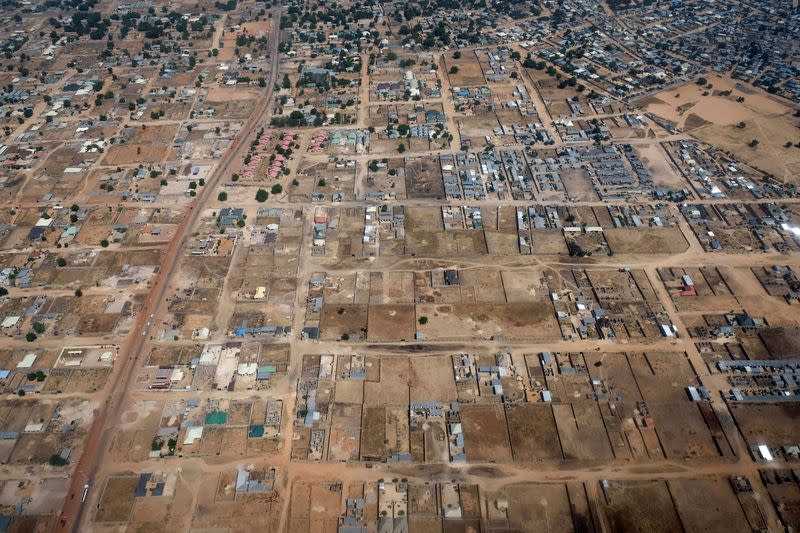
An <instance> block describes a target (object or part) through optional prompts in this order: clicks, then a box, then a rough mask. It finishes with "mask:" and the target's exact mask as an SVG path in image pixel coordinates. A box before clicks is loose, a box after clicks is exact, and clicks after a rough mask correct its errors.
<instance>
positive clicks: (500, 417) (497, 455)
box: [461, 404, 513, 463]
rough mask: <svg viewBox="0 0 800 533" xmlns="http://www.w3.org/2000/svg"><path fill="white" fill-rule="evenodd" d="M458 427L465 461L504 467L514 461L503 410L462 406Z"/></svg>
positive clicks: (491, 406) (492, 407) (480, 406)
mask: <svg viewBox="0 0 800 533" xmlns="http://www.w3.org/2000/svg"><path fill="white" fill-rule="evenodd" d="M461 423H462V426H463V429H464V442H465V446H464V449H465V451H466V453H467V460H468V461H471V462H492V463H504V462H510V461H511V460H512V459H513V457H512V454H511V444H510V442H509V438H508V430H507V428H506V416H505V413H504V412H503V408H502V406H500V405H499V404H496V405H464V406H462V407H461Z"/></svg>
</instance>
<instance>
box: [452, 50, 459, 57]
mask: <svg viewBox="0 0 800 533" xmlns="http://www.w3.org/2000/svg"><path fill="white" fill-rule="evenodd" d="M453 59H461V52H460V51H459V50H456V51H455V52H453Z"/></svg>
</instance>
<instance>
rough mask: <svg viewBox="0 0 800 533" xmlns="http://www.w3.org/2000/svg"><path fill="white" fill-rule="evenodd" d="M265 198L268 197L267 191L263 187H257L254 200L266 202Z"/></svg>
mask: <svg viewBox="0 0 800 533" xmlns="http://www.w3.org/2000/svg"><path fill="white" fill-rule="evenodd" d="M267 198H269V193H268V192H267V191H265V190H264V189H258V190H257V191H256V201H257V202H266V201H267Z"/></svg>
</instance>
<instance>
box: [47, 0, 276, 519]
mask: <svg viewBox="0 0 800 533" xmlns="http://www.w3.org/2000/svg"><path fill="white" fill-rule="evenodd" d="M279 24H280V7H277V8H275V9H273V10H272V31H271V32H270V39H271V42H270V50H271V60H272V64H271V69H270V79H269V80H268V82H267V87H266V89H265V91H264V94H263V97H262V98H261V99H260V100H259V103H258V106H257V107H256V109H255V110H254V111H253V113H251V115H250V118H249V119H248V120H247V122H246V123H245V125H244V127H243V128H242V131H241V132H240V133H239V136H238V137H237V138H236V139H235V141H234V143H233V144H232V145H231V147H230V149H229V150H228V152H226V154H225V155H224V156H223V157H222V159H221V160H220V162H219V165H218V166H217V168H216V170H215V172H214V173H213V175H212V176H211V177H210V178H209V180H208V182H207V183H206V185H205V187H203V188H202V189H201V191H200V193H199V194H198V196H197V197H196V199H195V201H194V203H193V204H192V205H191V206H190V207H189V212H188V214H187V216H186V217H184V219H183V220H182V221H181V223H180V225H179V226H178V228H177V230H176V232H175V235H174V237H173V239H172V241H171V242H170V244H169V246H168V247H167V248H166V250H165V251H164V252H163V257H162V260H161V265H160V271H159V274H158V276H157V277H156V278H155V279H154V282H153V286H152V288H151V289H150V293H149V294H148V297H147V300H146V301H145V304H144V306H143V307H142V310H141V311H140V312H139V316H138V317H137V319H136V323H135V326H134V327H133V328H132V332H131V334H130V336H129V337H128V339H127V341H126V342H125V343H124V345H123V346H122V349H121V351H120V356H119V358H118V359H117V362H116V365H115V370H114V372H113V374H112V376H111V378H110V379H109V390H110V393H109V396H108V400H107V401H106V402H105V403H103V404H102V406H101V408H100V409H98V410H97V412H96V413H95V419H94V422H93V424H92V427H91V429H90V431H89V435H88V437H87V438H86V441H85V445H84V449H83V453H82V454H81V458H80V460H79V461H78V464H77V466H76V468H75V472H74V474H73V476H72V483H71V486H70V490H69V492H68V494H67V497H66V500H65V502H64V506H63V508H62V513H61V520H60V522H59V524H58V525H57V527H56V530H57V531H67V530H72V531H74V532H78V531H81V529H82V524H83V521H84V520H85V516H86V513H85V512H86V510H87V509H89V508H91V506H93V505H96V504H97V500H98V498H99V491H98V490H97V489H98V488H99V487H97V486H96V485H97V483H96V482H97V479H96V477H97V472H98V470H99V469H100V467H101V465H102V463H103V459H104V457H105V455H106V452H107V450H108V446H109V444H110V438H111V434H112V431H113V428H114V426H115V425H116V424H117V422H118V419H119V416H120V413H121V409H120V408H121V406H122V405H123V403H124V400H125V398H126V396H127V394H128V388H129V385H130V383H131V381H132V380H133V378H134V376H135V375H136V369H137V367H138V365H139V357H140V356H141V354H142V353H144V348H145V346H146V339H147V331H148V329H149V326H150V323H151V320H152V317H154V316H158V315H160V311H161V308H162V306H163V305H164V296H165V295H166V293H167V290H168V289H169V281H170V279H171V278H172V276H173V274H174V273H175V271H176V268H177V265H178V259H179V258H180V256H181V253H182V250H183V249H184V246H185V245H186V242H187V237H188V235H189V233H190V231H191V228H192V227H193V226H194V223H195V222H196V221H197V218H198V216H199V213H200V212H201V211H202V208H203V206H204V205H205V204H206V203H207V202H208V201H209V200H211V199H212V198H213V195H214V193H215V191H216V187H217V185H218V184H219V182H220V180H222V179H223V177H224V176H227V175H228V174H229V172H230V167H231V165H232V164H233V163H234V162H235V161H239V159H240V158H242V157H244V153H245V151H246V150H247V147H248V141H249V140H250V138H251V137H252V136H253V135H254V134H255V133H257V131H258V130H259V128H261V127H262V125H263V124H264V122H265V120H266V119H267V118H268V116H269V115H270V114H271V112H272V103H273V92H274V89H273V87H274V85H275V81H276V80H277V75H278V58H279V54H278V43H279V42H280V28H279ZM140 332H141V333H140ZM86 485H89V496H88V498H87V500H86V502H85V503H82V502H81V498H80V495H81V494H82V492H83V489H84V487H85V486H86Z"/></svg>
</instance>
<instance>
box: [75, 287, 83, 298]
mask: <svg viewBox="0 0 800 533" xmlns="http://www.w3.org/2000/svg"><path fill="white" fill-rule="evenodd" d="M81 296H83V291H82V290H80V289H75V297H76V298H80V297H81Z"/></svg>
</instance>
